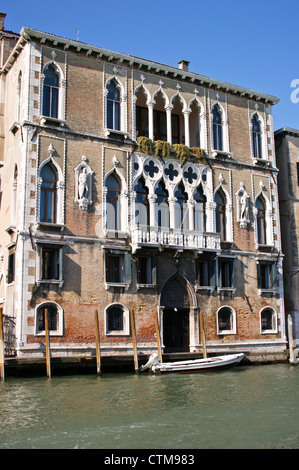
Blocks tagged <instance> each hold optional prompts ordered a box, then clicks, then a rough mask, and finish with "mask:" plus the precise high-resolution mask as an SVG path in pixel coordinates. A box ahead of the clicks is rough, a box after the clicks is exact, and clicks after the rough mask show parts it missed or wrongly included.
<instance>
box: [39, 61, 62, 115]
mask: <svg viewBox="0 0 299 470" xmlns="http://www.w3.org/2000/svg"><path fill="white" fill-rule="evenodd" d="M44 76H45V78H44V88H43V115H44V116H48V117H51V118H56V119H57V118H58V110H59V81H60V76H59V73H58V71H57V68H56V67H55V66H54V65H52V64H51V65H49V66H48V67H47V68H46V69H45V70H44Z"/></svg>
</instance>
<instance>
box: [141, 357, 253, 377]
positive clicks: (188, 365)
mask: <svg viewBox="0 0 299 470" xmlns="http://www.w3.org/2000/svg"><path fill="white" fill-rule="evenodd" d="M244 357H245V354H243V353H239V354H227V355H225V356H215V357H209V358H204V359H192V360H188V361H176V362H159V356H158V354H157V353H154V354H152V355H151V356H150V358H149V360H148V362H147V363H146V364H145V365H144V366H141V368H140V370H141V371H144V370H146V369H149V371H150V372H154V373H165V372H178V373H186V372H201V371H207V370H209V371H210V370H217V369H222V368H226V367H233V366H234V365H236V364H238V363H239V362H241V361H242V360H243V358H244Z"/></svg>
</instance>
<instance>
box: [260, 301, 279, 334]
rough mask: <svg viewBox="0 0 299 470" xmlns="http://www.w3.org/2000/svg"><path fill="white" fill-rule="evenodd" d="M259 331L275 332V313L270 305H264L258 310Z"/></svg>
mask: <svg viewBox="0 0 299 470" xmlns="http://www.w3.org/2000/svg"><path fill="white" fill-rule="evenodd" d="M260 322H261V332H262V333H277V315H276V312H275V310H274V308H272V307H265V308H263V310H261V312H260Z"/></svg>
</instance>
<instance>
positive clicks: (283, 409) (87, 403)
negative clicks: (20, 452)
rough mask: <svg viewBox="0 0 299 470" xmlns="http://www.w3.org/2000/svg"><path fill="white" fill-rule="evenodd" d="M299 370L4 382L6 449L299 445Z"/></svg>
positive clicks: (1, 439)
mask: <svg viewBox="0 0 299 470" xmlns="http://www.w3.org/2000/svg"><path fill="white" fill-rule="evenodd" d="M298 385H299V367H298V366H297V367H296V366H293V367H292V366H289V365H288V364H276V365H263V366H248V367H244V366H240V367H236V368H234V369H231V370H228V371H223V372H211V373H203V374H186V375H166V376H160V375H150V374H139V375H138V374H133V373H132V374H111V373H109V374H108V373H107V374H103V375H102V376H101V377H97V376H96V375H94V376H93V375H92V376H90V375H86V376H68V377H52V379H50V380H49V379H47V378H32V379H24V378H22V379H16V378H7V379H6V381H5V382H3V383H0V396H1V402H0V420H1V428H0V448H2V449H4V448H37V449H38V448H44V449H52V448H56V449H59V448H60V449H62V448H64V449H66V448H67V449H72V448H79V449H88V448H98V449H100V448H102V449H139V448H147V449H159V448H160V449H175V448H180V449H201V448H209V449H212V448H222V449H225V448H234V449H235V448H265V449H270V448H272V449H274V448H296V449H298V448H299V426H298V423H299V396H298Z"/></svg>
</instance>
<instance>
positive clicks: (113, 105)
mask: <svg viewBox="0 0 299 470" xmlns="http://www.w3.org/2000/svg"><path fill="white" fill-rule="evenodd" d="M107 91H108V94H107V128H108V129H113V130H115V131H120V129H121V119H120V88H119V86H118V84H117V82H116V80H111V81H110V82H109V84H108V85H107Z"/></svg>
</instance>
